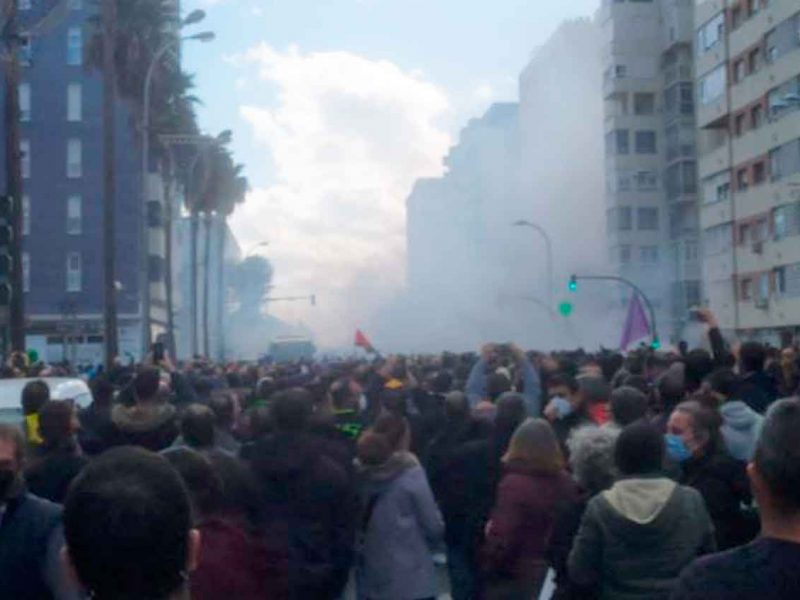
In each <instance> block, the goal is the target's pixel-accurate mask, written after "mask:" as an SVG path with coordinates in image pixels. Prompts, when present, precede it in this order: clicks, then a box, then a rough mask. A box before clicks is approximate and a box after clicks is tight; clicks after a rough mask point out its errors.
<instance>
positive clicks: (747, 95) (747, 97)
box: [731, 49, 800, 112]
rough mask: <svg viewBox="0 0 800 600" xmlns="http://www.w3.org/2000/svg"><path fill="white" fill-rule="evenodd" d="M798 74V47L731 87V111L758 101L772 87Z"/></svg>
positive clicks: (799, 60) (799, 61)
mask: <svg viewBox="0 0 800 600" xmlns="http://www.w3.org/2000/svg"><path fill="white" fill-rule="evenodd" d="M798 74H800V49H795V50H794V51H792V52H788V53H787V54H784V55H783V56H781V57H780V58H778V59H777V60H776V61H775V62H773V63H765V64H762V65H761V68H760V69H759V70H758V71H757V72H756V73H753V74H752V75H747V76H746V77H745V78H744V79H742V80H741V81H739V82H738V83H734V84H733V86H732V87H731V112H735V111H737V110H739V109H740V108H744V107H746V106H750V105H751V104H753V103H755V102H758V101H759V100H761V98H763V97H764V95H765V94H766V93H767V92H768V91H769V90H771V89H772V88H774V87H776V86H779V85H781V84H782V83H784V82H786V81H789V80H790V79H792V78H794V77H797V75H798Z"/></svg>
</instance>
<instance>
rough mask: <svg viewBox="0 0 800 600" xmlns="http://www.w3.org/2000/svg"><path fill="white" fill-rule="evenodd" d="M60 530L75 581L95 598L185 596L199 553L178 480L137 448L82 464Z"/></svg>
mask: <svg viewBox="0 0 800 600" xmlns="http://www.w3.org/2000/svg"><path fill="white" fill-rule="evenodd" d="M64 535H65V538H66V556H67V560H68V561H69V563H70V565H71V566H72V569H73V571H74V573H75V575H76V577H77V579H78V583H79V584H80V585H81V587H82V588H83V590H84V591H85V592H86V593H87V594H88V595H89V596H90V597H91V598H98V599H106V598H109V599H111V598H113V599H115V600H116V599H126V598H131V599H133V598H152V599H153V600H178V599H180V598H184V597H186V594H187V584H188V578H189V577H188V575H189V573H191V572H192V571H193V570H194V568H195V567H196V565H197V561H198V555H199V552H200V536H199V534H198V532H197V531H196V530H195V529H192V522H191V509H190V505H189V498H188V497H187V494H186V489H185V488H184V485H183V483H182V482H181V480H180V477H179V476H178V474H177V473H176V472H175V470H174V469H173V468H172V467H171V466H170V465H169V463H168V462H167V461H166V460H165V459H164V458H162V457H160V456H158V455H155V454H152V453H150V452H148V451H146V450H143V449H141V448H130V447H125V448H115V449H112V450H109V451H108V452H107V453H105V454H103V455H102V456H100V457H98V458H97V459H95V461H94V462H92V463H91V464H90V465H88V466H87V467H86V469H85V470H84V471H83V473H81V475H80V476H79V477H78V478H77V479H76V480H75V482H74V484H73V486H72V488H71V489H70V492H69V495H68V496H67V500H66V503H65V505H64Z"/></svg>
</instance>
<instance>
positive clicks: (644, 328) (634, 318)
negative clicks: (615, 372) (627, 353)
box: [619, 294, 650, 350]
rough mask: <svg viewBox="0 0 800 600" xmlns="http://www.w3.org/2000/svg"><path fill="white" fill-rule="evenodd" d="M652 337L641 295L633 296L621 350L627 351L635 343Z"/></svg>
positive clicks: (623, 331)
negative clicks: (649, 336)
mask: <svg viewBox="0 0 800 600" xmlns="http://www.w3.org/2000/svg"><path fill="white" fill-rule="evenodd" d="M648 335H650V324H649V322H648V321H647V316H646V315H645V314H644V308H642V301H641V300H640V299H639V294H633V296H631V302H630V304H629V305H628V317H627V318H626V319H625V328H624V329H623V330H622V341H621V342H620V343H619V347H620V349H621V350H627V349H628V347H629V346H631V345H632V344H633V343H634V342H638V341H639V340H641V339H642V338H645V337H647V336H648Z"/></svg>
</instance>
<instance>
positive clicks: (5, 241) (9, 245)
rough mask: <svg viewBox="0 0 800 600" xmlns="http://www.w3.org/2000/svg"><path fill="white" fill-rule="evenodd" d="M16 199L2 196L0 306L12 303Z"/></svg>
mask: <svg viewBox="0 0 800 600" xmlns="http://www.w3.org/2000/svg"><path fill="white" fill-rule="evenodd" d="M13 218H14V200H13V199H12V198H11V196H0V306H9V305H10V304H11V294H12V288H11V281H10V280H11V277H12V273H13V271H14V261H13V260H12V258H11V254H12V251H13V246H14V226H13V222H14V220H13Z"/></svg>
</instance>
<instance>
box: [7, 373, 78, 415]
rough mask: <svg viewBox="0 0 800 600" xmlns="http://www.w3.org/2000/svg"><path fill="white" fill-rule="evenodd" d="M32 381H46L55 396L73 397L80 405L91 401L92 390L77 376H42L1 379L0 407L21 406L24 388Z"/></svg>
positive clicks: (61, 397)
mask: <svg viewBox="0 0 800 600" xmlns="http://www.w3.org/2000/svg"><path fill="white" fill-rule="evenodd" d="M31 381H44V382H45V383H46V384H47V387H49V388H50V393H51V395H52V396H53V397H54V398H60V399H68V398H69V399H72V400H75V401H76V402H77V403H78V404H79V405H80V406H86V405H87V404H89V402H91V391H90V390H89V386H88V385H86V382H85V381H83V380H82V379H78V378H76V377H40V378H21V379H0V409H9V408H20V407H21V402H22V390H23V388H24V387H25V386H26V385H27V384H28V383H30V382H31Z"/></svg>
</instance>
